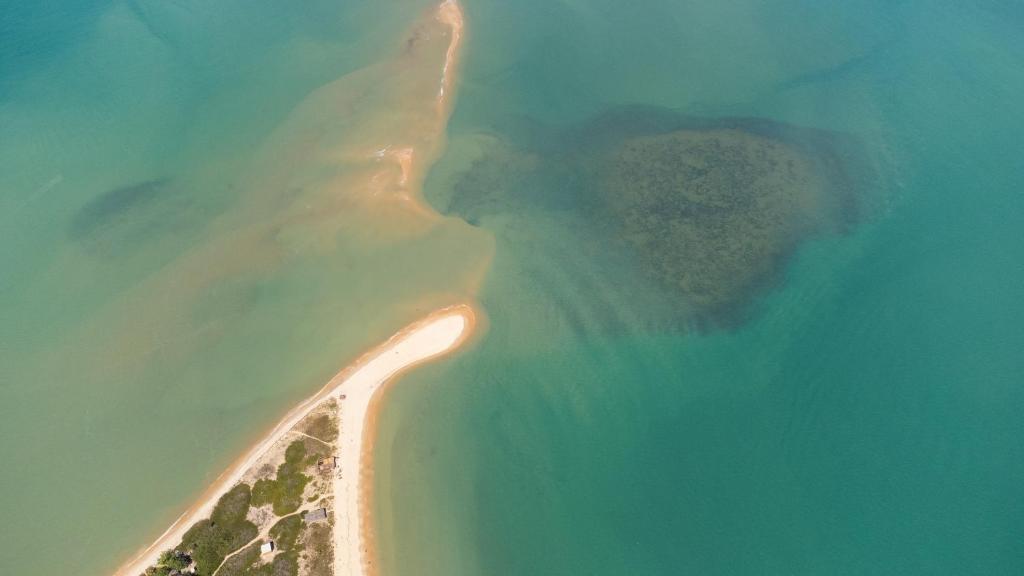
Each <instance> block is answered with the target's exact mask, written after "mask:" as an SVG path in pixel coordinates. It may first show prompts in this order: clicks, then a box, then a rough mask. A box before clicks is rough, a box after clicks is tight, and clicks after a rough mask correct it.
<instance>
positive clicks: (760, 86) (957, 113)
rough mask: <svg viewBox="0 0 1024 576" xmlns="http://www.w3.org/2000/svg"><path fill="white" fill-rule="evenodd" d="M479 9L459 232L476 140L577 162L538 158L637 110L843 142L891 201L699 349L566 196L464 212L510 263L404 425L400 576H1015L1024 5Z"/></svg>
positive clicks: (459, 127) (384, 441)
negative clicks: (562, 137) (482, 335)
mask: <svg viewBox="0 0 1024 576" xmlns="http://www.w3.org/2000/svg"><path fill="white" fill-rule="evenodd" d="M467 11H468V13H469V22H470V23H471V24H472V35H471V39H470V44H469V47H468V49H469V56H468V64H467V70H466V72H465V76H464V80H463V91H462V93H461V96H460V100H459V107H458V110H457V112H456V116H455V118H454V120H453V123H452V127H451V129H450V133H451V138H452V143H451V147H450V151H449V156H448V157H447V158H446V159H445V160H443V161H442V163H441V165H439V167H438V168H437V170H435V173H434V178H433V180H432V181H431V185H429V186H428V192H429V193H430V197H431V198H432V200H433V201H434V202H435V204H436V205H438V206H439V207H440V208H441V209H451V207H452V206H453V203H452V201H451V197H452V191H451V190H450V189H449V183H450V182H451V181H453V180H457V178H454V177H451V176H450V173H458V172H459V171H464V170H466V169H467V168H466V167H467V166H469V165H471V164H472V158H475V157H477V156H478V154H479V152H478V151H477V150H478V149H479V148H480V146H481V145H480V144H479V143H480V142H493V141H495V140H499V141H502V142H507V143H511V144H510V145H511V146H518V147H520V148H526V149H527V150H533V151H536V152H537V153H539V154H550V153H552V151H553V149H555V151H558V150H557V148H558V147H559V146H568V147H572V146H585V145H586V142H583V141H579V140H577V141H573V140H572V139H569V140H567V141H558V140H557V139H547V138H531V137H530V136H529V135H530V134H535V133H537V132H538V131H541V132H544V131H547V132H546V133H554V134H557V133H559V131H560V130H565V129H567V128H569V129H571V128H572V127H573V126H575V125H579V124H581V123H583V124H585V123H587V122H588V121H589V119H590V118H593V117H595V116H599V115H601V114H603V113H605V112H606V111H607V110H610V109H616V108H618V107H622V106H628V105H636V104H642V105H648V106H655V107H660V108H662V109H669V110H671V111H673V112H676V113H680V114H684V115H688V116H696V117H703V118H716V117H760V118H768V119H773V120H776V121H782V122H787V123H791V124H795V125H799V126H804V127H814V128H822V129H828V130H834V131H838V132H841V133H844V134H847V135H851V136H853V137H854V138H855V139H857V140H858V141H860V142H861V143H862V144H863V146H864V147H865V148H866V150H867V153H868V155H869V156H870V158H871V159H872V160H871V161H872V162H874V163H875V165H876V167H877V168H878V169H879V170H880V171H881V172H883V173H884V174H885V176H884V178H883V179H882V181H881V182H879V183H877V184H876V185H875V187H874V188H873V189H872V190H871V194H873V195H874V201H875V202H877V207H876V211H875V213H874V214H873V215H872V216H869V217H867V218H866V219H865V220H863V221H862V222H860V223H859V224H858V225H856V226H855V227H854V229H853V230H852V231H850V233H848V234H845V235H841V236H830V237H823V238H820V239H818V240H816V241H812V242H810V243H809V244H806V245H805V246H804V247H803V248H802V249H801V250H800V251H799V252H798V253H797V255H796V257H795V258H794V259H793V260H792V261H791V262H790V263H789V265H788V266H787V267H786V271H785V274H784V278H783V279H782V280H781V281H780V282H778V283H777V285H776V286H775V288H774V289H773V290H770V291H769V292H767V293H766V295H764V296H763V297H762V298H761V299H760V300H759V301H758V302H757V303H756V304H755V308H756V310H755V312H754V313H753V315H752V318H751V319H750V320H749V321H747V322H746V323H744V324H743V325H742V326H740V327H738V328H736V329H733V330H717V331H716V330H711V331H706V332H705V331H697V330H692V329H686V328H681V329H680V328H678V327H674V326H672V325H671V323H669V325H666V323H665V322H659V321H658V318H664V317H665V315H666V313H665V309H666V308H671V304H666V303H665V302H664V300H663V299H662V298H661V297H660V296H658V295H657V294H653V293H651V291H650V290H649V289H648V287H647V286H646V285H645V284H644V283H643V282H642V281H641V280H638V279H637V278H636V277H635V274H633V273H631V269H630V268H629V267H628V265H624V264H616V259H615V258H614V257H613V256H611V255H609V253H608V252H607V251H606V250H608V249H607V246H610V245H611V244H612V243H611V242H610V239H609V238H608V237H609V236H610V235H611V232H604V231H602V230H595V229H593V227H588V225H587V222H586V219H587V214H588V212H587V211H586V210H585V209H580V208H579V207H578V206H574V205H571V204H567V203H565V202H560V201H559V199H560V198H562V197H563V196H564V189H563V188H561V187H564V183H565V181H566V180H565V179H564V178H561V179H559V178H555V179H551V180H545V178H543V177H538V178H533V179H526V180H524V181H521V182H516V183H514V184H511V185H509V186H507V187H504V188H503V189H502V192H501V193H499V194H495V193H488V192H487V191H486V190H480V191H479V194H480V197H481V198H482V200H480V202H479V203H478V204H476V205H474V204H473V203H472V202H470V201H464V202H462V203H461V204H459V205H458V206H457V207H456V208H457V209H456V210H455V211H459V210H461V211H462V212H468V213H472V214H474V215H476V216H478V217H479V224H480V225H481V226H482V227H484V228H487V229H490V230H493V231H494V233H495V235H496V237H497V239H498V240H497V246H498V251H497V256H496V260H495V264H494V267H493V270H492V272H491V275H490V276H489V279H488V282H487V284H486V287H485V289H484V293H483V295H482V301H483V304H484V306H485V308H486V309H487V311H488V313H489V315H490V318H491V328H490V333H489V334H488V336H487V339H486V340H485V341H484V342H483V343H482V344H481V346H480V347H479V348H478V349H476V350H474V351H473V352H472V353H470V354H466V355H464V356H462V357H460V358H459V359H458V360H457V361H455V362H452V363H451V364H448V365H444V366H435V367H431V368H429V369H425V370H423V371H422V372H420V373H418V374H416V375H413V376H410V377H409V379H408V385H404V386H402V387H400V389H399V390H398V391H396V392H395V393H394V394H393V401H392V402H391V403H389V404H388V406H389V408H388V413H387V417H386V418H385V424H384V428H383V431H382V433H381V445H382V446H386V447H387V450H388V451H389V452H390V457H389V458H388V459H386V460H385V461H384V463H383V464H382V467H383V470H384V471H383V476H384V477H383V479H382V480H380V482H381V483H382V484H383V485H384V486H385V489H386V490H390V491H389V492H387V497H386V498H382V499H381V503H379V504H378V506H379V507H381V509H382V514H381V524H382V530H383V531H384V534H387V535H389V536H392V537H393V540H391V544H390V546H388V545H385V546H386V550H385V561H386V565H387V566H389V567H391V568H393V569H394V573H396V574H402V575H405V576H412V575H414V574H466V575H469V574H486V575H527V574H529V575H540V574H545V575H568V574H588V575H621V574H634V575H678V574H702V575H707V574H722V575H734V574H750V575H754V574H757V575H768V574H778V575H782V574H787V575H792V574H805V575H820V574H833V575H838V574H849V575H862V574H893V575H895V574H951V575H952V574H957V575H962V574H979V575H982V574H1018V573H1021V572H1022V571H1024V540H1022V538H1021V535H1022V533H1024V532H1022V525H1024V491H1022V485H1024V484H1022V481H1024V420H1022V419H1021V417H1020V413H1021V408H1022V407H1024V387H1022V383H1024V380H1022V378H1024V376H1022V374H1024V354H1022V353H1021V350H1024V328H1022V322H1024V303H1022V301H1021V299H1020V294H1022V293H1024V290H1022V289H1024V265H1022V254H1024V235H1022V234H1021V230H1024V200H1022V197H1021V195H1020V184H1021V181H1022V178H1024V162H1022V161H1021V159H1020V158H1019V155H1020V144H1019V142H1020V138H1021V136H1020V134H1021V130H1022V129H1024V113H1022V112H1021V108H1020V106H1019V104H1018V103H1017V97H1016V96H1015V94H1018V93H1020V91H1021V89H1022V88H1024V67H1021V66H1020V64H1019V63H1020V62H1021V61H1022V57H1024V34H1022V33H1021V30H1022V25H1024V10H1022V8H1021V5H1020V4H1019V3H1015V2H918V1H905V2H869V1H868V2H811V1H803V0H784V1H771V2H745V1H728V2H697V1H671V2H668V1H666V2H660V1H651V2H644V3H642V6H641V5H637V4H634V3H625V2H605V1H589V2H584V1H576V2H554V3H552V2H529V1H527V2H516V3H481V2H469V3H467ZM538 126H542V128H539V127H538ZM524 135H525V136H524ZM537 140H539V141H540V142H541V144H537ZM553 141H555V142H558V144H555V145H552V144H551V142H553ZM484 182H486V180H484ZM466 195H470V192H468V191H467V192H466ZM574 197H576V196H574ZM652 310H654V311H657V312H655V313H652V312H651V311H652ZM668 315H671V314H670V313H669V314H668ZM414 384H416V385H414Z"/></svg>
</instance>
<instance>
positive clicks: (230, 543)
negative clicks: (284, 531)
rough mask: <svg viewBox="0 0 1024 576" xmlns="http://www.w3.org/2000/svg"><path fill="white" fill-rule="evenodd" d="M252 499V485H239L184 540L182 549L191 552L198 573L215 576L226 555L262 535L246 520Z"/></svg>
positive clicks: (193, 526)
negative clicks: (214, 572)
mask: <svg viewBox="0 0 1024 576" xmlns="http://www.w3.org/2000/svg"><path fill="white" fill-rule="evenodd" d="M251 500H252V492H251V490H250V489H249V485H248V484H239V485H238V486H235V487H234V488H232V489H231V490H230V491H229V492H228V493H226V494H224V495H223V496H221V497H220V500H218V501H217V505H216V506H215V507H214V509H213V513H212V514H211V515H210V518H208V519H206V520H200V521H199V522H196V523H195V524H193V525H192V527H191V528H189V530H188V532H186V533H185V535H184V536H183V537H182V539H181V545H179V546H178V549H180V550H187V551H190V556H191V557H192V559H193V560H194V561H195V563H196V573H197V574H201V575H203V576H206V575H208V574H213V571H214V570H216V569H217V566H220V564H221V562H223V561H224V557H225V556H227V555H228V554H230V553H232V552H234V551H235V550H238V549H239V548H241V547H242V546H244V545H246V544H248V543H249V542H250V541H251V540H252V539H253V538H256V536H257V535H258V534H259V530H258V529H257V528H256V525H255V524H253V523H252V522H249V521H248V520H246V519H245V516H246V514H248V512H249V505H250V503H251Z"/></svg>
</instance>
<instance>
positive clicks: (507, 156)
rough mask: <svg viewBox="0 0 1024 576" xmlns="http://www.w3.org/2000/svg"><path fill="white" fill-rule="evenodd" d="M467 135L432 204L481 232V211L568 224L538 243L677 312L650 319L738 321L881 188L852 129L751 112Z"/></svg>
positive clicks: (657, 112)
mask: <svg viewBox="0 0 1024 576" xmlns="http://www.w3.org/2000/svg"><path fill="white" fill-rule="evenodd" d="M463 141H464V142H465V143H466V147H467V149H471V150H472V154H469V153H468V152H466V153H463V154H462V156H463V164H462V165H461V166H459V167H458V168H456V169H454V170H451V171H450V172H454V173H445V171H444V170H441V171H440V175H439V176H438V182H439V183H440V185H439V186H438V188H442V189H445V190H448V192H449V194H450V196H448V197H446V198H437V200H438V203H439V204H440V206H439V207H440V208H441V209H442V210H444V211H446V212H448V213H450V214H454V215H457V216H460V217H462V218H464V219H466V220H467V221H468V222H470V223H472V224H474V225H481V226H484V227H487V226H488V225H489V224H488V218H489V217H500V219H501V220H502V221H504V222H506V224H505V225H506V226H508V225H510V224H508V222H509V218H512V219H515V221H516V222H518V224H514V225H513V226H515V227H516V228H522V229H525V228H528V227H529V226H531V221H535V220H536V219H537V218H538V217H539V216H540V217H544V218H547V219H548V220H549V221H550V219H551V218H554V219H557V220H558V221H560V222H564V223H565V232H564V234H563V235H562V236H561V237H559V238H557V239H554V238H553V237H552V236H551V234H550V233H549V232H543V233H538V234H537V235H535V238H536V239H537V242H557V243H558V245H557V246H555V245H551V246H550V248H551V249H552V251H554V250H559V251H562V252H564V251H565V250H566V247H567V246H572V245H576V246H578V247H579V248H580V249H578V250H576V253H578V254H579V255H580V256H579V257H587V258H592V257H594V256H592V255H593V254H595V253H597V254H603V255H604V256H603V257H605V258H606V259H607V260H608V263H607V266H605V268H607V269H608V270H609V275H608V278H607V279H606V280H605V281H606V282H615V283H620V284H629V286H628V287H625V288H623V289H625V290H627V291H632V290H635V289H637V287H638V286H639V284H638V283H646V284H645V285H647V286H650V287H651V288H652V290H653V292H649V293H658V294H661V295H662V296H660V298H662V299H664V300H666V301H667V306H668V307H669V308H670V309H672V310H673V311H674V312H673V313H672V315H674V316H676V317H675V318H671V319H668V318H660V319H658V321H657V322H656V323H658V324H664V323H665V322H667V323H669V324H672V325H680V324H683V325H689V326H692V325H698V326H701V327H705V328H709V327H717V328H722V327H735V326H738V325H739V324H741V323H742V322H743V321H744V320H746V319H747V318H748V317H749V315H750V313H751V311H752V310H753V306H752V305H753V304H754V303H755V302H756V301H757V299H758V297H759V296H761V295H762V294H764V293H765V292H766V291H767V290H768V289H769V288H771V287H772V286H773V285H774V284H776V283H777V282H778V281H779V279H780V278H781V277H782V274H783V272H784V270H785V266H786V263H787V262H788V260H789V258H790V257H791V256H792V255H793V254H794V253H795V251H796V250H797V249H798V248H799V247H800V245H801V244H802V243H803V242H805V241H807V240H809V239H811V238H814V237H816V236H820V235H821V234H825V233H842V232H845V231H847V230H850V229H851V228H852V227H853V226H854V225H855V224H856V223H857V222H858V221H860V220H861V219H862V218H863V215H864V213H865V206H866V205H867V204H868V203H867V202H866V201H865V200H866V197H865V195H864V193H865V191H866V190H868V189H869V188H870V187H872V186H875V185H876V183H875V182H874V179H875V176H874V171H873V169H872V168H871V166H870V163H869V162H868V161H867V158H866V155H864V154H863V150H861V149H860V147H859V145H858V144H857V142H856V141H854V140H853V139H852V138H851V137H849V136H846V135H842V134H837V133H833V132H828V131H823V130H814V129H807V128H800V127H796V126H792V125H787V124H783V123H779V122H774V121H770V120H765V119H756V118H755V119H751V118H723V119H697V118H689V117H685V116H681V115H679V114H677V113H675V112H672V111H669V110H663V109H653V108H646V107H630V108H623V109H617V110H613V111H611V112H609V113H607V114H604V115H602V116H599V117H597V118H594V119H592V120H590V121H588V122H585V123H583V124H581V125H578V126H574V127H571V128H568V129H560V130H554V129H550V128H545V127H543V126H533V127H531V128H530V130H529V133H524V132H520V133H518V134H515V135H513V136H511V137H509V138H504V137H498V136H495V135H493V134H489V135H476V136H470V137H466V138H465V139H464V140H463ZM453 147H454V148H457V147H458V146H457V145H455V146H453ZM469 156H471V157H472V158H473V159H472V161H471V162H466V157H469ZM492 222H497V221H496V220H492ZM581 230H582V231H583V232H581ZM595 244H599V245H600V246H599V247H598V249H597V250H595V249H593V247H594V245H595ZM584 246H586V247H587V248H588V249H582V247H584ZM538 247H539V246H538ZM584 254H586V256H584ZM623 255H625V256H623ZM598 257H602V256H598ZM613 260H614V263H613V262H612V261H613ZM623 261H626V262H627V264H626V268H625V269H624V268H623V264H622V262H623ZM599 267H600V266H599ZM625 276H629V277H625ZM639 308H645V306H644V305H643V304H641V305H639V306H638V309H639ZM647 308H650V307H647Z"/></svg>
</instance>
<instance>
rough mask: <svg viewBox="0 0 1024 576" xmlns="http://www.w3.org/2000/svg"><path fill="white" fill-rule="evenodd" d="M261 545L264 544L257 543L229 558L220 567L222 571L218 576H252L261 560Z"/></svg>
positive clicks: (219, 571) (218, 572)
mask: <svg viewBox="0 0 1024 576" xmlns="http://www.w3.org/2000/svg"><path fill="white" fill-rule="evenodd" d="M261 544H262V542H256V543H254V544H253V545H251V546H248V547H246V549H245V550H243V551H241V552H239V553H238V554H235V555H234V556H232V557H231V558H228V559H227V561H226V562H224V565H223V566H221V567H220V570H218V571H217V576H243V575H244V574H251V570H252V569H253V568H254V567H255V564H256V563H257V562H259V560H260V545H261Z"/></svg>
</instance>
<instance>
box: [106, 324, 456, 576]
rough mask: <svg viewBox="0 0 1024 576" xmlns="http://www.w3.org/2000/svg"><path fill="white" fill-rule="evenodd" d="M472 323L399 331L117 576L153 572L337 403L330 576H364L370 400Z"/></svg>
mask: <svg viewBox="0 0 1024 576" xmlns="http://www.w3.org/2000/svg"><path fill="white" fill-rule="evenodd" d="M474 319H475V315H474V312H473V309H472V308H470V307H469V306H465V305H460V306H453V307H449V308H444V309H441V310H438V311H437V312H435V313H433V314H431V315H429V316H427V317H426V318H424V319H423V320H421V321H419V322H416V323H414V324H412V325H410V326H408V327H407V328H405V329H403V330H401V331H400V332H398V333H397V334H395V335H394V336H392V337H391V339H389V340H388V341H387V342H385V343H384V344H383V345H381V346H379V347H377V348H375V349H373V350H371V351H370V352H367V353H366V354H364V355H363V356H362V357H361V358H360V359H358V360H357V361H356V362H354V363H353V364H352V365H350V366H349V367H347V368H345V369H344V370H342V371H341V372H339V373H338V374H337V375H335V376H334V378H332V379H331V380H330V381H329V382H328V383H327V385H326V386H324V388H323V389H322V390H321V391H320V392H318V393H317V394H315V395H314V396H312V397H311V398H309V399H307V400H305V401H304V402H302V403H301V404H299V405H298V406H296V407H295V408H294V409H292V411H290V412H289V413H288V414H287V415H286V416H285V417H284V418H283V419H282V420H281V421H280V422H279V423H278V424H277V425H276V426H274V428H273V429H272V430H271V431H270V433H269V434H267V436H265V437H264V438H263V439H262V440H260V442H259V443H257V444H256V445H255V446H253V447H252V449H250V450H249V451H248V452H246V454H245V455H244V456H243V457H242V458H240V459H239V460H238V461H237V462H235V464H233V465H232V466H231V467H230V468H228V470H226V471H225V472H224V473H223V474H221V476H220V477H219V478H217V480H216V481H215V482H214V483H213V485H212V486H210V488H209V489H207V491H206V492H205V493H204V494H203V495H202V497H201V498H200V500H199V501H198V502H197V503H196V504H195V505H193V506H192V507H191V508H189V509H188V510H187V511H186V512H185V513H184V514H182V515H181V516H180V517H179V518H178V519H177V520H176V521H175V522H174V524H172V525H171V527H170V528H168V529H167V531H165V532H164V533H163V534H162V535H161V536H160V537H159V538H158V539H157V540H156V541H155V542H153V543H152V544H151V545H149V546H148V547H147V548H146V549H145V550H143V551H141V552H140V553H139V554H137V555H136V556H135V557H134V558H132V559H131V560H130V561H128V562H126V563H125V564H124V565H122V566H121V567H120V568H119V569H118V570H117V571H116V572H115V576H138V574H141V573H142V572H144V571H145V570H146V568H148V567H149V566H151V565H153V564H155V563H156V562H157V559H158V557H159V555H160V553H161V552H163V551H164V550H167V549H171V548H173V547H174V546H177V545H178V543H179V542H180V541H181V538H182V536H183V535H184V534H185V532H186V531H188V529H189V528H190V527H191V526H192V525H193V524H194V523H196V522H198V521H199V520H202V519H204V518H207V517H209V515H210V513H211V512H212V511H213V507H214V505H215V504H216V503H217V500H218V499H219V498H220V497H221V496H223V495H224V494H225V493H226V492H227V491H228V490H230V489H231V488H232V487H233V486H234V485H235V484H237V483H238V482H239V481H240V480H241V479H242V478H243V476H244V475H245V474H246V472H247V471H248V470H249V469H250V468H251V467H252V466H253V465H255V464H256V463H257V462H258V461H259V460H260V458H261V457H262V456H263V455H264V454H265V453H266V452H267V451H268V450H269V449H270V448H271V447H272V446H273V445H274V444H275V443H276V442H277V441H278V440H280V439H281V438H282V437H284V436H285V435H286V434H288V433H289V432H291V431H292V429H293V428H294V427H295V425H296V424H297V423H298V422H300V421H301V420H302V419H303V418H305V417H306V416H307V415H309V414H310V413H311V412H312V411H313V410H315V409H316V408H317V407H318V406H320V405H321V404H323V403H324V402H326V401H328V400H331V399H334V400H336V401H337V402H338V403H339V404H340V405H341V410H342V414H343V418H342V424H341V433H342V434H343V435H345V436H342V437H340V438H339V439H338V443H339V446H340V447H341V454H340V458H341V473H339V474H337V475H336V479H335V485H334V488H335V506H334V508H335V520H336V521H335V526H334V530H335V574H336V575H338V576H341V575H349V574H364V572H363V570H364V567H363V563H362V560H363V552H362V551H363V541H364V536H365V535H364V534H362V533H361V532H360V524H359V518H360V515H361V512H363V511H362V510H361V502H360V498H359V497H358V495H359V494H360V491H361V490H364V489H365V486H363V484H362V483H361V479H360V474H359V473H358V471H359V470H360V469H361V466H363V465H364V464H365V460H364V459H363V454H362V449H361V448H362V447H363V442H364V433H365V432H366V430H365V428H366V423H367V416H368V412H369V409H370V405H371V403H370V400H371V399H372V398H373V396H374V394H376V393H377V391H378V390H379V389H380V388H381V386H382V385H383V384H384V383H386V382H387V381H388V380H390V379H391V378H393V377H395V376H396V375H398V374H399V373H401V372H403V371H405V370H407V369H409V368H411V367H412V366H415V365H417V364H419V363H422V362H425V361H427V360H430V359H432V358H435V357H437V356H441V355H443V354H445V353H446V352H449V351H451V350H453V349H455V348H456V347H458V346H459V345H460V344H461V343H462V342H464V341H465V339H466V338H467V337H468V335H469V334H470V332H471V330H472V327H473V325H474V324H475V322H474Z"/></svg>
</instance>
